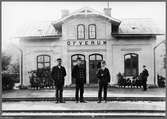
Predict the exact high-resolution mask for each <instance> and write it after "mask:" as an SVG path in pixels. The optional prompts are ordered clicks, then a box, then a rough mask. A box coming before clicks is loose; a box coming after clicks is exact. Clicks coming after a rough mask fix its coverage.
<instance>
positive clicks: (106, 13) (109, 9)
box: [104, 8, 111, 17]
mask: <svg viewBox="0 0 167 119" xmlns="http://www.w3.org/2000/svg"><path fill="white" fill-rule="evenodd" d="M104 14H105V15H107V16H109V17H111V8H104Z"/></svg>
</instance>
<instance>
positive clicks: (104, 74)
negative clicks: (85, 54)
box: [97, 61, 110, 103]
mask: <svg viewBox="0 0 167 119" xmlns="http://www.w3.org/2000/svg"><path fill="white" fill-rule="evenodd" d="M97 78H98V82H99V92H98V103H101V100H102V89H104V101H105V102H107V88H108V83H109V82H110V72H109V70H108V68H106V62H105V61H102V62H101V68H100V69H99V70H98V72H97Z"/></svg>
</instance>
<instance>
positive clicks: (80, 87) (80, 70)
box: [72, 57, 86, 103]
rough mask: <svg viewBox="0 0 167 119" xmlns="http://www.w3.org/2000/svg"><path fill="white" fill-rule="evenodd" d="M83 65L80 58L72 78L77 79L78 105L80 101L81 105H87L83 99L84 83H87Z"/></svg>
mask: <svg viewBox="0 0 167 119" xmlns="http://www.w3.org/2000/svg"><path fill="white" fill-rule="evenodd" d="M81 63H82V62H81V58H80V57H78V58H77V65H76V66H74V68H73V70H72V78H74V79H75V84H76V92H75V100H76V103H78V101H80V102H81V103H86V101H85V100H84V97H83V93H84V83H85V81H86V71H85V68H84V67H83V66H82V64H81ZM79 91H80V99H79Z"/></svg>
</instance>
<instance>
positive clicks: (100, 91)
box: [98, 83, 108, 101]
mask: <svg viewBox="0 0 167 119" xmlns="http://www.w3.org/2000/svg"><path fill="white" fill-rule="evenodd" d="M107 87H108V84H101V83H99V91H98V100H99V101H101V100H102V90H104V97H103V99H104V100H107Z"/></svg>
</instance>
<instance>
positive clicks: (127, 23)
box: [112, 18, 164, 35]
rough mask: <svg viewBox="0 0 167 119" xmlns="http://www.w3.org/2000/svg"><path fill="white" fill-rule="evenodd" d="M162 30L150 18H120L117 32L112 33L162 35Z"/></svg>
mask: <svg viewBox="0 0 167 119" xmlns="http://www.w3.org/2000/svg"><path fill="white" fill-rule="evenodd" d="M163 33H164V32H163V31H161V30H160V29H159V27H158V26H157V25H156V24H155V23H154V22H153V20H152V19H150V18H126V19H121V24H120V25H119V29H118V33H114V34H112V35H162V34H163Z"/></svg>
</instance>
